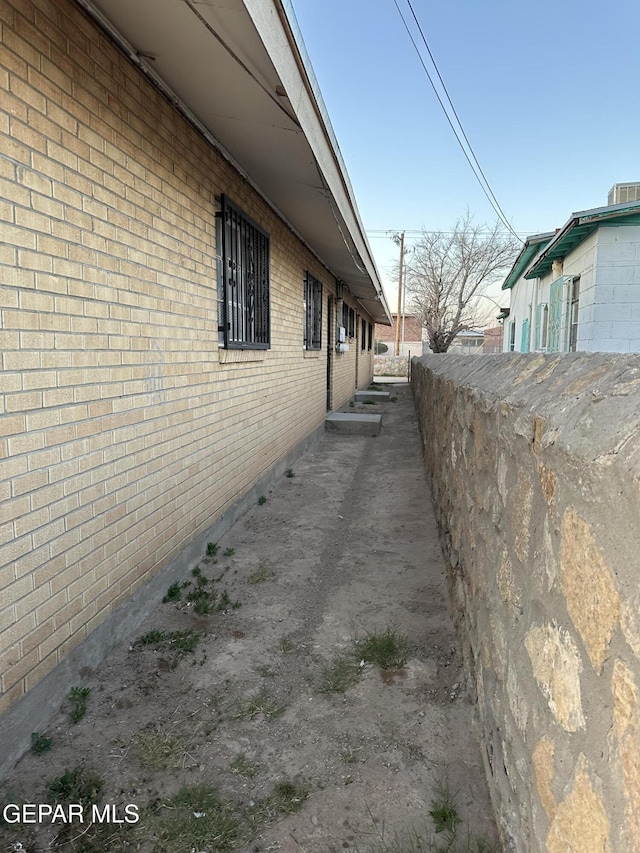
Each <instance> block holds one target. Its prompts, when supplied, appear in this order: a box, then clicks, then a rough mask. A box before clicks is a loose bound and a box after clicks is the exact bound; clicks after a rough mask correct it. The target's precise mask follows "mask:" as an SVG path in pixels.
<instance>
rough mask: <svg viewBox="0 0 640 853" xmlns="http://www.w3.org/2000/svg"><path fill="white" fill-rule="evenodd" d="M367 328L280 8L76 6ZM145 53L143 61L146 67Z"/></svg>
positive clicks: (367, 299)
mask: <svg viewBox="0 0 640 853" xmlns="http://www.w3.org/2000/svg"><path fill="white" fill-rule="evenodd" d="M77 2H78V3H79V5H81V6H82V7H83V8H84V9H85V10H86V11H87V12H88V13H89V14H90V15H92V16H93V17H94V19H95V20H96V21H97V22H98V23H99V24H100V25H101V26H102V28H103V29H104V30H105V31H106V32H107V33H108V34H109V35H110V36H111V38H112V39H114V40H115V41H116V42H117V43H118V45H119V46H120V47H121V49H123V50H124V51H125V52H126V53H127V55H128V56H129V58H130V59H131V60H132V61H133V62H135V63H136V65H138V67H139V68H140V69H141V71H142V72H143V73H144V74H146V75H147V76H148V77H149V78H150V79H151V80H152V81H153V82H154V83H155V84H156V85H157V86H158V87H159V88H160V89H161V90H162V91H163V92H164V94H165V96H166V97H167V98H168V99H169V100H171V101H172V103H173V104H174V105H175V106H176V107H177V108H178V109H179V110H180V111H181V112H182V113H183V115H185V117H186V118H187V119H188V120H189V121H191V123H192V124H194V126H195V127H196V128H197V129H198V130H199V131H200V132H201V133H203V135H205V137H206V138H207V139H208V141H209V142H210V144H212V145H213V147H215V148H216V149H217V150H218V151H219V152H220V153H221V154H222V156H224V157H226V159H227V160H228V161H229V162H230V163H231V164H232V165H233V166H234V167H235V168H236V169H237V170H238V171H239V172H240V174H241V175H242V176H243V177H244V178H245V179H246V180H247V181H248V182H249V183H250V184H251V185H252V186H253V187H254V189H255V190H256V191H257V192H258V193H259V194H260V195H261V196H262V197H263V198H264V199H265V201H266V202H267V203H268V204H269V205H270V207H271V208H272V209H273V210H274V211H275V212H276V213H277V214H278V215H279V216H280V217H281V218H282V219H283V220H284V221H285V222H286V223H287V224H288V225H289V227H290V228H291V229H292V230H293V231H294V233H295V234H296V235H297V236H298V237H299V238H300V239H301V240H302V241H303V242H304V243H305V244H306V245H307V247H308V248H309V249H310V250H311V251H312V252H313V254H314V255H315V256H316V257H317V258H318V260H319V261H320V262H321V263H322V264H323V265H324V266H325V267H326V269H327V270H328V271H329V272H330V273H331V274H332V275H333V276H334V277H335V278H336V279H339V280H341V281H343V282H344V283H345V284H346V285H347V287H348V289H349V292H350V293H351V294H352V295H353V296H354V297H355V298H356V299H357V300H358V301H360V302H361V303H362V305H363V307H364V308H365V309H366V310H367V312H368V313H369V314H370V315H371V317H372V319H374V320H375V321H376V322H378V323H385V324H390V323H391V316H390V310H389V306H388V304H387V300H386V297H385V294H384V291H383V288H382V284H381V281H380V277H379V274H378V271H377V269H376V265H375V262H374V260H373V256H372V254H371V250H370V247H369V244H368V242H367V239H366V236H365V233H364V227H363V226H362V223H361V221H360V217H359V214H358V211H357V206H356V203H355V199H354V196H353V191H352V189H351V187H350V184H349V180H348V177H347V174H346V169H345V168H344V164H343V163H342V160H341V157H340V152H339V149H338V147H337V143H335V137H334V136H333V132H332V130H331V126H330V122H329V120H328V116H327V114H326V110H325V108H324V105H323V104H322V99H321V95H320V93H319V90H318V89H317V84H316V87H315V88H316V91H314V85H313V83H314V82H315V78H313V72H312V71H311V69H310V66H309V64H308V61H305V59H303V54H302V50H303V48H302V50H301V49H300V47H299V46H298V42H297V40H296V32H297V25H296V24H295V19H293V23H292V20H291V18H290V17H289V16H291V17H292V16H293V10H292V9H291V8H289V9H285V5H289V4H288V0H227V2H225V4H222V5H217V4H200V3H195V2H192V0H184V2H181V3H174V2H173V0H77ZM149 54H151V56H148V55H149Z"/></svg>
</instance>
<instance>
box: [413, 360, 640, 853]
mask: <svg viewBox="0 0 640 853" xmlns="http://www.w3.org/2000/svg"><path fill="white" fill-rule="evenodd" d="M412 376H413V378H412V384H413V389H414V393H415V399H416V404H417V408H418V412H419V420H420V424H421V430H422V436H423V443H424V455H425V462H426V467H427V470H428V473H429V474H430V477H431V482H432V487H433V495H434V500H435V504H436V510H437V515H438V518H439V522H440V525H441V529H442V534H443V544H444V548H445V553H446V556H447V559H448V565H449V578H450V590H451V597H452V605H453V608H454V613H455V619H456V622H457V625H458V628H459V631H460V636H461V638H462V643H463V649H464V657H465V663H466V667H467V676H468V685H469V689H470V690H471V692H472V694H473V696H474V698H475V700H476V702H477V721H478V726H479V732H480V736H481V740H482V744H483V747H484V754H485V760H486V768H487V774H488V777H489V780H490V785H491V789H492V795H493V800H494V805H495V808H496V813H497V817H498V820H499V824H500V827H501V830H502V834H503V838H504V840H505V849H507V850H511V851H517V853H528V851H536V853H537V851H547V853H566V851H568V850H575V851H578V850H579V851H599V852H600V851H610V853H633V851H638V850H640V593H639V592H638V567H639V560H638V554H639V553H640V489H639V488H638V483H639V481H640V357H639V356H615V355H604V354H581V353H575V354H573V353H572V354H566V355H561V356H559V355H553V356H552V355H547V356H544V355H497V356H481V357H470V356H449V355H439V356H429V357H424V358H422V359H419V360H418V359H416V360H414V362H413V374H412Z"/></svg>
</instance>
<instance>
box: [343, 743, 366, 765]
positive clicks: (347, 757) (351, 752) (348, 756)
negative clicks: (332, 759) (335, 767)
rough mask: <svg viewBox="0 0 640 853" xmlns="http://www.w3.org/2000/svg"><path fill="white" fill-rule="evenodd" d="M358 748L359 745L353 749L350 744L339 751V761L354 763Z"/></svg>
mask: <svg viewBox="0 0 640 853" xmlns="http://www.w3.org/2000/svg"><path fill="white" fill-rule="evenodd" d="M360 749H361V747H357V748H356V749H354V748H353V747H352V746H348V747H347V748H346V749H343V750H342V752H341V753H340V761H342V763H343V764H355V763H356V762H357V761H358V756H357V753H358V752H360Z"/></svg>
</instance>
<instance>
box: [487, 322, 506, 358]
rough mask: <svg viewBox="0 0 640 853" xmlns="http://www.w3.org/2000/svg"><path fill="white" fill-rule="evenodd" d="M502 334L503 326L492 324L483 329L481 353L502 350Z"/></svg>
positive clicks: (492, 352) (489, 353) (491, 353)
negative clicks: (488, 327)
mask: <svg viewBox="0 0 640 853" xmlns="http://www.w3.org/2000/svg"><path fill="white" fill-rule="evenodd" d="M503 334H504V326H492V327H491V328H490V329H485V330H484V343H483V345H482V350H481V352H482V354H483V355H493V354H494V353H497V352H502V338H503Z"/></svg>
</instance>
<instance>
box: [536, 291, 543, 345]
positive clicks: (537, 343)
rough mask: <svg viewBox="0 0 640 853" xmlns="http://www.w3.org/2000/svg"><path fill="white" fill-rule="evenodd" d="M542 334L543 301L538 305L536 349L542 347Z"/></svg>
mask: <svg viewBox="0 0 640 853" xmlns="http://www.w3.org/2000/svg"><path fill="white" fill-rule="evenodd" d="M541 335H542V302H540V303H539V304H538V305H536V336H535V349H537V350H539V349H540V337H541Z"/></svg>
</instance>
